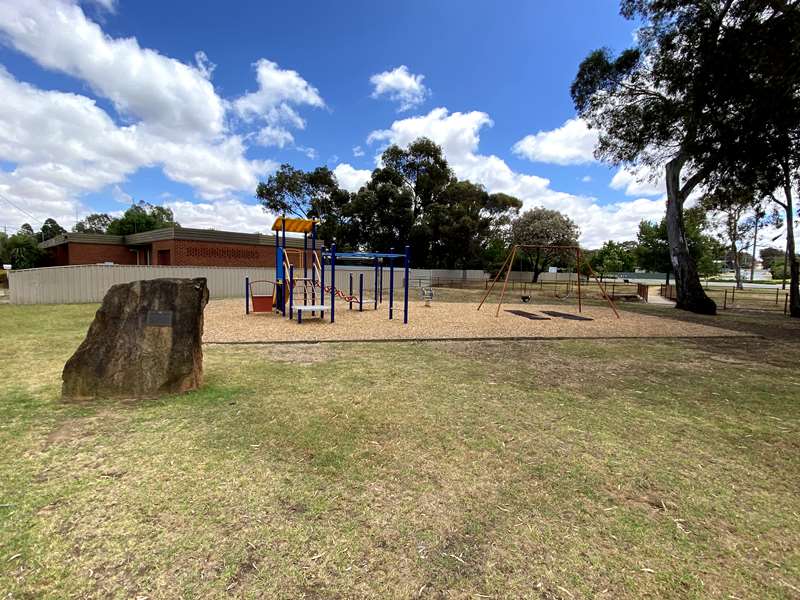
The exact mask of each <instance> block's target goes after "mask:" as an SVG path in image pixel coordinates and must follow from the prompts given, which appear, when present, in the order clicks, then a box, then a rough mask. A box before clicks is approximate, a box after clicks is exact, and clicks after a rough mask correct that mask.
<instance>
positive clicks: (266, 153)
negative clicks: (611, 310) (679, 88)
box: [0, 0, 664, 247]
mask: <svg viewBox="0 0 800 600" xmlns="http://www.w3.org/2000/svg"><path fill="white" fill-rule="evenodd" d="M634 32H635V27H634V24H633V23H631V22H629V21H626V20H624V19H623V18H622V17H620V16H619V10H618V2H617V0H564V1H563V2H558V3H556V2H534V1H519V0H508V1H504V0H498V1H495V2H490V3H487V2H482V1H477V0H474V1H473V0H458V1H451V0H437V1H436V2H429V1H428V0H408V1H405V2H402V3H387V2H374V1H366V0H363V1H350V0H340V1H338V2H321V1H305V2H283V3H277V2H265V1H263V0H261V1H254V2H245V1H242V0H237V2H232V3H223V2H216V3H211V2H209V3H198V2H196V1H193V2H180V1H177V0H171V1H170V2H149V1H145V0H135V1H134V0H92V1H88V0H87V1H82V2H79V1H77V0H0V98H2V102H0V228H5V229H6V230H7V231H9V232H12V231H14V230H16V228H18V227H19V226H20V225H21V224H22V223H24V222H29V223H31V224H32V225H33V226H34V227H38V226H39V225H41V222H42V221H43V220H44V219H45V218H47V217H53V218H55V219H56V220H57V221H58V222H59V223H60V224H62V225H63V226H65V227H67V228H69V227H71V226H72V225H73V224H74V223H75V221H76V220H77V219H80V218H82V217H84V216H86V215H87V214H89V213H92V212H109V213H112V214H117V213H120V212H121V211H124V210H125V208H126V207H127V206H128V205H130V203H131V201H139V200H144V201H147V202H150V203H152V204H162V205H164V206H168V207H169V208H171V209H172V210H173V211H174V213H175V216H176V218H177V220H178V221H179V222H180V223H181V225H183V226H185V227H212V228H215V229H223V230H234V231H253V232H256V231H261V232H263V231H267V230H269V228H270V226H271V224H272V219H273V216H272V215H269V214H267V213H266V212H264V210H263V209H262V208H261V206H260V205H259V204H258V202H257V200H256V199H255V197H254V193H255V188H256V185H257V183H258V182H259V181H263V180H265V179H266V178H267V177H268V176H269V174H270V173H272V172H274V170H275V169H276V168H277V167H278V166H279V165H280V164H282V163H290V164H292V165H293V166H294V167H296V168H301V169H312V168H314V167H317V166H321V165H327V166H328V167H330V168H331V169H332V170H334V172H335V174H336V175H337V178H338V180H339V183H340V185H342V186H343V187H346V188H348V189H351V190H356V189H358V187H359V186H360V185H362V184H363V183H364V182H365V181H366V180H367V178H368V177H369V174H370V171H371V170H372V169H373V168H375V166H376V165H377V164H378V160H379V156H380V153H381V151H382V149H383V148H385V147H386V146H387V145H388V144H391V143H397V144H400V145H406V144H408V143H409V142H411V141H412V140H414V139H415V138H417V137H420V136H427V137H430V138H431V139H433V140H434V141H435V142H437V143H438V144H440V145H441V146H442V148H443V149H444V152H445V156H446V158H447V160H448V161H449V163H450V165H451V166H452V167H453V169H454V171H455V173H456V175H457V176H458V177H459V178H460V179H469V180H471V181H474V182H476V183H480V184H482V185H484V186H485V188H486V189H487V190H488V191H489V192H505V193H509V194H512V195H515V196H517V197H518V198H520V199H521V200H523V202H524V208H525V209H528V208H533V207H537V206H544V207H546V208H551V209H557V210H559V211H561V212H563V213H565V214H567V215H568V216H570V217H571V218H572V219H573V220H574V221H575V222H576V223H577V224H578V225H579V227H580V229H581V243H582V244H583V245H584V246H587V247H598V246H599V245H600V244H602V242H603V241H605V240H607V239H613V240H619V241H621V240H628V239H635V235H636V230H637V228H638V224H639V221H641V220H642V219H649V220H659V219H660V218H661V217H662V216H663V213H664V186H663V182H658V181H655V182H653V181H650V180H649V179H646V178H643V177H642V176H641V175H640V174H635V173H629V172H627V171H624V170H621V169H618V168H615V167H611V166H608V165H603V164H600V163H598V162H597V161H596V160H595V159H594V158H593V155H592V151H593V147H594V143H595V140H596V136H595V133H594V132H593V131H591V130H589V129H588V128H587V127H586V125H585V124H584V123H583V122H582V121H580V120H579V119H577V118H576V115H575V110H574V107H573V104H572V101H571V99H570V96H569V86H570V83H571V82H572V80H573V78H574V76H575V74H576V72H577V68H578V65H579V63H580V61H581V60H582V59H583V58H584V57H585V56H586V55H587V54H588V53H589V52H590V51H591V50H594V49H596V48H599V47H603V46H605V47H609V48H611V49H612V50H617V51H618V50H621V49H623V48H626V47H628V46H629V45H630V44H631V43H632V40H633V35H634Z"/></svg>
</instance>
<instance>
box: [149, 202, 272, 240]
mask: <svg viewBox="0 0 800 600" xmlns="http://www.w3.org/2000/svg"><path fill="white" fill-rule="evenodd" d="M164 206H166V207H167V208H170V209H172V212H173V214H174V215H175V219H176V220H177V221H178V223H180V224H181V225H182V226H183V227H196V228H198V229H217V230H222V231H245V232H250V233H257V232H261V233H267V232H269V230H270V227H272V223H273V221H274V220H275V216H274V215H271V214H268V213H267V212H265V211H264V209H263V208H262V207H261V206H260V205H258V204H247V203H245V202H242V201H240V200H238V199H236V198H224V199H220V200H215V201H213V202H189V201H187V200H183V199H180V198H179V199H175V200H167V201H165V202H164Z"/></svg>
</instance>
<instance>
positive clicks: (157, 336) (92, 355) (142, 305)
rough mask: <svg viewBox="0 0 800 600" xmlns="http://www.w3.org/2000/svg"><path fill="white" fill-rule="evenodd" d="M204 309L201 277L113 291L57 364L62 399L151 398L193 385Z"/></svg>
mask: <svg viewBox="0 0 800 600" xmlns="http://www.w3.org/2000/svg"><path fill="white" fill-rule="evenodd" d="M207 303H208V287H207V286H206V280H205V279H204V278H197V279H151V280H147V281H134V282H131V283H123V284H119V285H115V286H113V287H112V288H111V289H110V290H108V293H107V294H106V296H105V298H103V304H102V306H101V307H100V310H98V311H97V314H96V315H95V317H94V321H93V322H92V324H91V326H90V327H89V331H88V333H87V334H86V339H85V340H84V341H83V343H82V344H81V345H80V347H79V348H78V349H77V350H76V351H75V354H73V355H72V357H71V358H70V359H69V360H68V361H67V363H66V365H64V371H63V373H62V375H61V378H62V380H63V385H62V387H61V396H62V398H64V399H65V400H85V399H92V398H153V397H157V396H161V395H164V394H174V393H178V392H185V391H187V390H192V389H195V388H198V387H200V385H201V383H202V380H203V348H202V342H203V310H204V309H205V306H206V304H207Z"/></svg>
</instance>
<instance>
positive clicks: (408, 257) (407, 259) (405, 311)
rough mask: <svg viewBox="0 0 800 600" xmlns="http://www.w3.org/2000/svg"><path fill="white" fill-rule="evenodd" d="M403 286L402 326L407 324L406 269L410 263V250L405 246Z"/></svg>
mask: <svg viewBox="0 0 800 600" xmlns="http://www.w3.org/2000/svg"><path fill="white" fill-rule="evenodd" d="M403 262H404V265H403V266H404V267H405V285H404V287H403V325H407V324H408V269H409V266H410V263H411V248H410V247H409V246H406V256H405V259H404V261H403Z"/></svg>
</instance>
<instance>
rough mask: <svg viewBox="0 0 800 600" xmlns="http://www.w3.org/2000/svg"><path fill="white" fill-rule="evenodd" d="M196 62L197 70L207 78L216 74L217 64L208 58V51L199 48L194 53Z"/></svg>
mask: <svg viewBox="0 0 800 600" xmlns="http://www.w3.org/2000/svg"><path fill="white" fill-rule="evenodd" d="M194 63H195V65H196V66H197V70H198V71H200V74H201V75H202V76H203V77H205V78H206V79H211V76H212V75H213V74H214V69H216V68H217V65H215V64H214V63H213V62H211V61H210V60H208V56H206V53H205V52H203V51H202V50H198V51H197V52H195V53H194Z"/></svg>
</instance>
